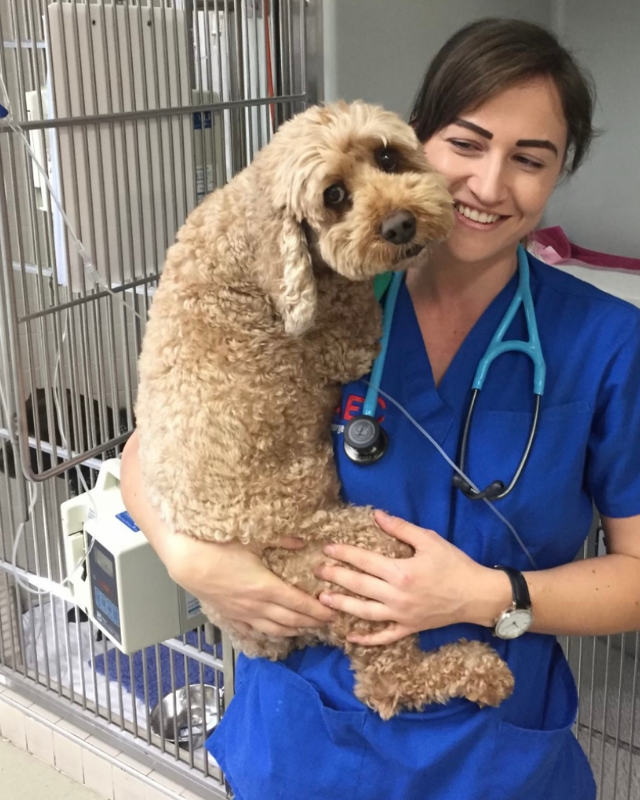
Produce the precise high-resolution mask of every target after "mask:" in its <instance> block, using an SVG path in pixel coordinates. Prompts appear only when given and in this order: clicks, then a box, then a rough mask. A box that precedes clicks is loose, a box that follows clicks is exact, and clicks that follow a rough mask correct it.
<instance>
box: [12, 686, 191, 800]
mask: <svg viewBox="0 0 640 800" xmlns="http://www.w3.org/2000/svg"><path fill="white" fill-rule="evenodd" d="M83 784H84V785H83ZM0 798H2V800H58V798H65V800H66V799H67V798H68V800H202V798H201V796H198V795H196V794H194V793H193V792H191V791H189V790H187V789H185V788H184V787H182V786H180V785H179V784H178V783H176V782H175V781H172V780H169V779H168V778H166V777H164V776H163V775H162V774H160V773H158V772H156V771H152V770H151V768H149V767H147V766H145V765H144V764H142V763H139V762H137V761H135V760H134V759H132V758H130V757H129V756H127V755H125V754H124V753H121V752H119V751H118V750H116V749H115V748H113V747H110V746H109V745H107V744H105V743H104V742H101V741H99V740H98V739H96V738H95V737H93V736H90V735H89V734H88V733H87V732H86V731H83V730H81V729H80V728H78V727H77V726H75V725H72V724H71V723H69V722H67V721H66V720H64V719H60V718H59V717H58V716H56V715H55V714H52V713H51V712H49V711H48V710H46V709H45V708H42V707H41V706H39V705H37V704H35V703H33V702H31V701H30V700H28V699H27V698H25V697H23V696H22V695H20V694H18V693H17V692H14V691H12V690H11V689H8V688H6V687H5V686H3V685H2V684H0Z"/></svg>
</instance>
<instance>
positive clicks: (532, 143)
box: [516, 139, 558, 155]
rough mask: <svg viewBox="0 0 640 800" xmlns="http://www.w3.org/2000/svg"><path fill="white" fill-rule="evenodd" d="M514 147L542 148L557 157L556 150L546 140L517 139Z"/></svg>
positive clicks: (553, 145) (552, 144)
mask: <svg viewBox="0 0 640 800" xmlns="http://www.w3.org/2000/svg"><path fill="white" fill-rule="evenodd" d="M516 147H544V149H545V150H551V152H552V153H555V154H556V155H558V148H557V147H556V146H555V144H554V143H553V142H550V141H549V140H548V139H519V140H518V141H517V142H516Z"/></svg>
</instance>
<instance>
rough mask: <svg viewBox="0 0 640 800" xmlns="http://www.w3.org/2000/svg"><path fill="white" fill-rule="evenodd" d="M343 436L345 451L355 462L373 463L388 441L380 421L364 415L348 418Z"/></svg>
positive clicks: (381, 454)
mask: <svg viewBox="0 0 640 800" xmlns="http://www.w3.org/2000/svg"><path fill="white" fill-rule="evenodd" d="M343 437H344V449H345V452H346V454H347V456H348V457H349V458H350V459H351V460H352V461H354V462H355V463H356V464H373V463H374V461H377V460H378V459H379V458H382V456H383V455H384V454H385V452H386V450H387V445H388V443H389V438H388V437H387V434H386V433H385V431H384V430H383V429H382V427H381V426H380V423H379V422H378V421H377V420H376V419H374V418H373V417H370V416H365V415H362V416H359V417H356V418H355V419H352V420H349V422H347V424H346V425H345V427H344V434H343Z"/></svg>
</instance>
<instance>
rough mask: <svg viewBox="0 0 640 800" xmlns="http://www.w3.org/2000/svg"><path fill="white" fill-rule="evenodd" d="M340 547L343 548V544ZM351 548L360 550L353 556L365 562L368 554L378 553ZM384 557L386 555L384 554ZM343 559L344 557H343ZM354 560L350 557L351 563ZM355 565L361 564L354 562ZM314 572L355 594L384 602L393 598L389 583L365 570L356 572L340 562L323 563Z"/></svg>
mask: <svg viewBox="0 0 640 800" xmlns="http://www.w3.org/2000/svg"><path fill="white" fill-rule="evenodd" d="M346 546H347V545H344V547H346ZM340 549H342V546H341V548H340ZM349 549H350V550H355V551H358V553H357V555H354V556H352V557H353V559H354V560H355V561H359V562H361V563H363V564H366V562H369V561H370V559H369V558H368V556H370V555H377V553H369V552H368V551H367V550H359V548H357V547H353V548H352V547H349ZM361 554H362V555H361ZM347 555H348V556H350V555H351V554H349V553H348V554H347ZM382 558H384V556H382ZM341 560H344V559H342V558H341ZM354 560H351V558H350V559H349V563H351V564H354ZM354 566H359V565H358V564H354ZM360 569H365V567H360ZM386 571H387V570H383V572H386ZM366 572H369V570H368V569H367V570H366ZM314 574H315V575H316V577H318V578H322V579H323V580H325V581H330V582H331V583H337V584H338V586H342V587H343V588H344V589H348V590H349V591H350V592H353V593H354V594H359V595H362V596H363V597H368V598H370V599H371V600H379V601H380V602H382V603H386V602H388V601H389V600H390V599H391V591H390V589H389V584H388V583H387V582H385V581H384V580H382V579H380V578H376V577H373V576H372V575H371V574H366V573H365V572H355V571H354V570H352V569H351V568H349V567H343V566H341V565H340V564H321V565H320V566H318V567H317V568H316V569H315V570H314ZM341 610H343V609H341Z"/></svg>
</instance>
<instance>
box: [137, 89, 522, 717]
mask: <svg viewBox="0 0 640 800" xmlns="http://www.w3.org/2000/svg"><path fill="white" fill-rule="evenodd" d="M381 148H391V149H392V151H393V152H395V153H396V154H397V157H398V163H397V165H395V166H392V170H391V171H385V169H383V168H381V166H380V158H379V156H380V152H381V150H380V149H381ZM385 163H386V169H388V168H389V160H388V159H387V162H385ZM335 184H339V185H340V186H341V187H343V188H344V189H345V191H346V192H347V195H346V197H345V199H344V200H343V202H341V203H339V204H338V205H337V206H331V205H330V204H329V205H328V204H327V202H326V196H325V191H326V189H327V188H328V187H329V186H331V185H335ZM337 196H338V197H339V196H340V193H338V194H337ZM399 210H406V211H409V212H410V213H411V214H413V216H414V217H415V220H416V231H415V235H414V237H413V238H412V239H411V240H410V241H409V242H406V243H404V244H400V245H397V244H392V243H391V242H389V241H387V240H386V239H385V238H384V237H383V236H382V235H381V225H382V223H383V221H384V220H387V219H388V218H389V217H390V216H392V215H393V214H395V213H397V212H398V211H399ZM452 215H453V211H452V200H451V197H450V195H449V193H448V191H447V189H446V184H445V182H444V180H443V179H442V178H441V177H440V176H438V175H436V174H435V173H434V172H433V171H432V170H431V168H430V167H429V166H428V164H427V162H426V161H425V158H424V155H423V153H422V149H421V147H420V145H419V143H418V141H417V139H416V137H415V134H414V133H413V131H412V129H411V128H410V127H409V126H408V125H406V124H405V123H404V122H402V120H401V119H400V118H399V117H397V116H396V115H395V114H392V113H390V112H387V111H383V110H382V109H381V108H378V107H375V106H370V105H366V104H364V103H359V102H358V103H353V104H350V105H347V104H345V103H338V104H334V105H330V106H325V107H313V108H311V109H309V110H308V111H306V112H304V113H302V114H300V115H298V116H297V117H294V118H293V119H292V120H290V121H289V122H287V123H285V124H284V125H283V126H282V127H281V128H280V129H279V131H278V132H277V133H276V135H275V136H274V137H273V140H272V141H271V143H270V144H269V145H267V146H266V147H265V148H264V149H263V150H262V151H261V152H260V153H258V155H257V156H256V158H255V160H254V161H253V163H252V164H251V165H250V166H249V167H248V168H247V169H245V170H244V171H242V172H241V173H240V174H238V175H237V176H236V177H235V178H234V179H233V180H232V181H231V182H230V183H229V184H228V185H227V186H226V187H225V188H223V189H221V190H219V191H216V192H214V193H213V194H211V195H209V196H208V197H207V198H206V199H205V200H204V201H203V203H202V204H201V205H200V206H199V207H198V208H196V209H195V210H194V211H193V212H192V213H191V214H190V216H189V218H188V219H187V221H186V223H185V225H184V226H183V228H182V229H181V230H180V232H179V234H178V240H177V243H176V244H174V245H173V246H172V247H171V248H170V249H169V251H168V254H167V261H166V266H165V269H164V272H163V275H162V279H161V281H160V285H159V288H158V291H157V293H156V296H155V298H154V303H153V307H152V309H151V314H150V319H149V324H148V328H147V332H146V336H145V340H144V346H143V351H142V355H141V358H140V388H139V394H138V401H137V408H136V414H137V424H138V430H139V435H140V456H141V464H142V474H143V479H144V482H145V486H146V488H147V490H148V493H149V497H150V499H151V502H152V503H153V504H154V505H155V506H156V507H158V508H159V509H160V511H161V514H162V517H163V519H164V520H165V522H166V523H167V524H168V526H169V527H170V528H171V529H172V530H173V531H177V532H180V533H183V534H188V535H191V536H196V537H199V538H201V539H209V540H213V541H217V542H227V541H230V540H232V539H237V540H239V541H241V542H243V543H252V544H253V545H254V546H256V545H257V546H260V547H262V548H265V549H264V550H263V559H264V562H265V563H266V565H267V566H268V567H269V568H270V569H272V570H273V571H274V572H275V573H276V574H277V575H279V576H281V577H282V578H283V579H284V580H285V581H287V582H289V583H291V584H293V585H295V586H298V587H300V588H301V589H303V590H304V591H306V592H309V593H310V594H312V595H315V596H317V595H318V594H319V593H320V591H322V590H323V589H324V588H327V587H328V586H329V584H327V583H325V582H323V581H320V580H318V579H316V578H315V577H314V575H313V569H314V567H315V566H316V565H317V564H319V563H320V562H321V561H326V560H327V559H326V557H325V556H324V555H323V554H322V547H323V546H324V545H325V544H326V543H328V542H329V541H334V542H346V543H350V544H353V545H358V546H361V547H365V548H368V549H370V550H374V551H376V552H380V553H385V554H387V555H389V556H393V557H406V556H408V555H410V549H409V548H408V546H407V545H405V544H402V543H401V542H398V541H397V540H395V539H394V538H393V537H390V536H387V535H385V534H384V533H383V532H382V531H380V529H379V528H378V527H377V526H376V524H375V523H374V520H373V516H372V509H371V508H364V507H355V506H350V505H347V504H345V503H344V502H342V501H341V499H340V496H339V483H338V479H337V475H336V470H335V465H334V462H333V452H332V443H331V438H330V433H329V430H330V422H331V417H332V414H333V411H334V409H335V407H336V405H337V404H338V402H339V398H340V389H341V386H340V385H341V384H342V383H345V382H348V381H351V380H354V379H356V378H358V377H360V376H362V375H364V374H365V373H367V372H368V371H369V369H370V368H371V364H372V361H373V359H374V357H375V355H376V354H377V351H378V339H379V336H380V322H381V320H380V310H379V306H378V303H377V302H376V300H375V299H374V294H373V290H372V278H373V276H374V275H376V274H378V273H381V272H384V271H386V270H390V269H391V270H398V269H406V268H407V267H408V266H410V265H411V263H412V260H413V259H415V258H416V257H417V256H416V255H415V254H416V250H417V249H418V246H424V247H425V248H428V247H429V245H430V244H431V243H433V242H435V241H438V240H442V239H444V238H446V236H447V235H448V234H449V232H450V230H451V226H452V224H453V216H452ZM287 535H292V536H298V537H301V538H302V539H303V540H304V541H305V542H307V543H308V544H307V547H306V548H305V549H304V550H301V551H290V550H284V549H282V548H277V547H275V545H276V543H277V542H278V540H279V538H280V537H281V536H287ZM334 588H335V587H334ZM341 591H343V590H342V589H341ZM205 611H206V612H207V613H208V615H209V616H210V618H211V619H212V620H213V621H214V622H216V624H220V625H222V626H223V627H224V623H223V621H221V620H219V619H218V618H217V616H216V614H215V612H214V610H213V609H205ZM381 627H384V623H373V622H367V621H363V620H360V619H356V618H354V617H351V616H349V615H346V614H339V615H338V618H337V621H336V622H335V623H333V624H332V625H331V626H329V627H327V628H326V629H325V630H322V631H320V632H319V633H313V634H308V635H306V634H305V635H303V636H300V637H299V638H297V639H295V640H291V639H284V638H271V637H267V636H264V635H256V636H255V637H252V638H249V637H243V636H240V635H239V634H238V632H237V631H231V634H232V639H233V641H234V644H235V645H236V646H237V647H239V648H240V649H242V650H243V651H244V652H245V653H247V654H249V655H253V656H257V655H260V656H265V657H267V658H272V659H277V658H283V657H285V656H286V655H287V653H288V652H289V651H290V650H291V649H292V648H293V647H301V646H304V645H307V644H313V643H317V642H318V641H323V642H328V643H330V644H333V645H337V646H340V647H342V648H343V649H344V650H345V651H346V652H347V654H348V655H349V657H350V659H351V664H352V667H353V669H354V671H355V674H356V693H357V696H358V697H359V698H360V699H361V700H362V701H363V702H365V703H367V704H368V705H369V706H371V707H372V708H374V709H375V710H377V711H378V712H379V713H380V715H381V716H382V717H384V718H388V717H390V716H392V715H393V714H395V713H396V712H397V711H399V710H400V709H401V708H409V709H420V708H421V707H423V706H424V705H425V704H426V703H429V702H446V701H447V699H449V698H451V697H455V696H464V697H467V698H469V699H470V700H473V701H476V702H478V703H480V704H490V705H496V704H498V703H499V702H500V701H501V700H502V699H503V698H505V697H506V696H508V695H509V693H510V692H511V689H512V684H513V678H512V675H511V673H510V671H509V669H508V667H507V666H506V664H505V663H504V662H503V661H502V660H501V659H500V658H499V657H498V655H497V653H496V652H495V651H494V650H492V649H491V648H490V647H488V646H487V645H486V644H484V643H481V642H464V641H462V642H457V643H455V644H450V645H447V646H445V647H442V648H440V649H439V650H437V651H435V652H430V653H425V652H422V651H421V650H420V648H419V646H418V642H417V637H415V636H414V637H408V638H406V639H404V640H403V641H400V642H397V643H396V644H394V645H391V646H386V647H370V648H367V647H362V646H358V645H355V644H353V643H349V642H347V641H346V637H347V635H348V634H349V633H352V632H355V631H358V632H364V631H372V630H378V629H380V628H381Z"/></svg>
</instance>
